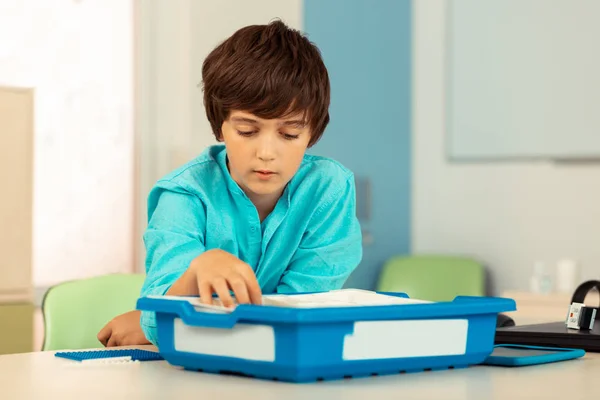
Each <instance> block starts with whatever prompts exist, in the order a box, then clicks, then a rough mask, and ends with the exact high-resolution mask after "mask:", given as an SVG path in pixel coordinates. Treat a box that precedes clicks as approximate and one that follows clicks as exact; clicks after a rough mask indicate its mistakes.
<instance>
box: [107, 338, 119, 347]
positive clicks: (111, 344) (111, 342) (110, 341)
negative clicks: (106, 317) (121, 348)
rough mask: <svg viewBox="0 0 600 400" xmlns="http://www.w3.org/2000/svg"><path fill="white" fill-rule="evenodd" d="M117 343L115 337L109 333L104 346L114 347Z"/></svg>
mask: <svg viewBox="0 0 600 400" xmlns="http://www.w3.org/2000/svg"><path fill="white" fill-rule="evenodd" d="M118 345H119V344H118V343H117V339H116V338H115V335H111V336H110V339H109V340H108V343H107V344H106V347H115V346H118Z"/></svg>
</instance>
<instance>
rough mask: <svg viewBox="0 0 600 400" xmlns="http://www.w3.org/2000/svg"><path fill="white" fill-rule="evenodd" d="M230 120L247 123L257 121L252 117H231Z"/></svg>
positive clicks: (255, 122)
mask: <svg viewBox="0 0 600 400" xmlns="http://www.w3.org/2000/svg"><path fill="white" fill-rule="evenodd" d="M231 120H232V121H233V122H247V123H249V124H257V123H258V121H257V120H255V119H252V118H246V117H231Z"/></svg>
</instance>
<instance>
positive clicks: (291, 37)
mask: <svg viewBox="0 0 600 400" xmlns="http://www.w3.org/2000/svg"><path fill="white" fill-rule="evenodd" d="M202 82H203V87H204V107H205V108H206V116H207V117H208V120H209V122H210V125H211V127H212V130H213V134H214V135H215V137H216V138H217V140H220V139H221V126H222V125H223V122H224V121H225V120H226V119H227V118H228V117H229V113H230V112H231V111H232V110H242V111H247V112H249V113H252V114H254V115H256V116H258V117H260V118H265V119H272V118H282V117H286V116H288V115H292V114H296V113H302V114H303V115H304V118H305V121H306V123H307V124H308V125H309V127H310V132H311V138H310V142H309V146H312V145H313V144H315V143H316V142H317V141H318V140H319V139H320V138H321V136H322V135H323V131H324V130H325V127H326V126H327V124H328V123H329V101H330V87H329V76H328V74H327V69H326V68H325V64H324V63H323V60H322V58H321V53H320V51H319V49H318V48H317V47H316V46H315V45H314V44H313V43H311V42H310V41H309V40H308V39H307V38H306V37H305V36H304V35H302V34H301V33H300V32H298V31H297V30H294V29H291V28H289V27H288V26H286V25H285V24H284V23H283V22H281V21H275V22H271V23H270V24H268V25H251V26H247V27H245V28H242V29H240V30H238V31H237V32H235V33H234V34H233V35H232V36H231V37H229V39H227V40H225V41H224V42H223V43H221V44H220V45H219V46H217V47H216V48H215V49H214V50H213V51H212V52H211V53H210V54H209V55H208V57H207V58H206V60H204V64H203V66H202Z"/></svg>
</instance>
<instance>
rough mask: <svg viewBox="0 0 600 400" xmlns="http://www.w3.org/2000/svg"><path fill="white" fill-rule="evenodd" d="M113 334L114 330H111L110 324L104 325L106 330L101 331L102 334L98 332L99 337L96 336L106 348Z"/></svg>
mask: <svg viewBox="0 0 600 400" xmlns="http://www.w3.org/2000/svg"><path fill="white" fill-rule="evenodd" d="M111 333H112V328H111V326H110V324H106V325H104V328H102V329H100V332H98V336H96V337H97V338H98V341H100V343H102V345H103V346H104V347H106V343H107V342H108V339H109V338H110V334H111Z"/></svg>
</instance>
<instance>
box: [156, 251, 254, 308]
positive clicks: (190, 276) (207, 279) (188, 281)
mask: <svg viewBox="0 0 600 400" xmlns="http://www.w3.org/2000/svg"><path fill="white" fill-rule="evenodd" d="M230 290H232V291H233V293H234V295H235V299H236V302H237V303H238V304H247V303H253V304H261V303H262V293H261V290H260V286H259V285H258V281H257V280H256V276H255V275H254V271H252V268H251V267H250V266H249V265H248V264H246V263H245V262H243V261H242V260H240V259H239V258H237V257H235V256H234V255H232V254H230V253H228V252H226V251H223V250H220V249H213V250H208V251H206V252H204V253H203V254H201V255H200V256H198V257H197V258H196V259H194V261H192V262H191V264H190V267H189V268H188V269H187V271H186V272H185V273H184V274H183V275H182V276H181V278H179V279H178V280H177V281H176V282H175V283H174V284H173V286H171V288H170V289H169V290H168V291H167V294H170V295H196V294H197V295H199V296H200V301H201V302H202V303H204V304H212V302H213V297H212V294H213V293H216V294H217V295H218V296H219V299H220V300H221V302H222V303H223V305H224V306H225V307H231V306H233V305H234V301H233V298H232V297H231V294H230V293H229V291H230Z"/></svg>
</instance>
